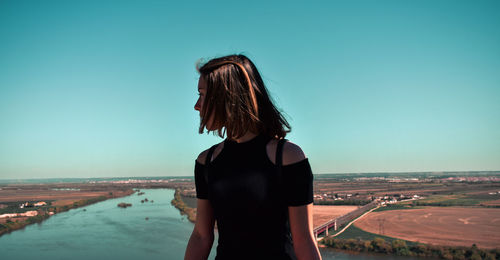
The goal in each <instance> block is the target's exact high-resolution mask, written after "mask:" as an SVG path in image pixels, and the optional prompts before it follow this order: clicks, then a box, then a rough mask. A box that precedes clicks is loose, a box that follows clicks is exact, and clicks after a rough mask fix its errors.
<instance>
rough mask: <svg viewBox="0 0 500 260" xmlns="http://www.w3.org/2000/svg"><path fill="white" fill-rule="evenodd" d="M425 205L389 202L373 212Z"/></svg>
mask: <svg viewBox="0 0 500 260" xmlns="http://www.w3.org/2000/svg"><path fill="white" fill-rule="evenodd" d="M422 208H423V207H416V206H413V205H411V204H403V203H398V204H388V205H387V206H385V207H380V208H378V209H376V210H374V211H373V212H380V211H386V210H398V209H422Z"/></svg>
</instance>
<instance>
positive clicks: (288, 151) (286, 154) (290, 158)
mask: <svg viewBox="0 0 500 260" xmlns="http://www.w3.org/2000/svg"><path fill="white" fill-rule="evenodd" d="M304 159H306V155H305V154H304V152H303V151H302V148H300V146H298V145H296V144H294V143H292V142H289V141H286V142H285V144H284V145H283V165H288V164H293V163H296V162H300V161H302V160H304Z"/></svg>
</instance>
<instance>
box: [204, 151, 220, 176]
mask: <svg viewBox="0 0 500 260" xmlns="http://www.w3.org/2000/svg"><path fill="white" fill-rule="evenodd" d="M216 147H217V145H213V146H212V147H210V149H209V150H208V153H207V158H205V168H204V171H203V174H204V175H205V182H206V183H207V184H208V165H209V164H210V161H212V154H213V153H214V151H215V148H216Z"/></svg>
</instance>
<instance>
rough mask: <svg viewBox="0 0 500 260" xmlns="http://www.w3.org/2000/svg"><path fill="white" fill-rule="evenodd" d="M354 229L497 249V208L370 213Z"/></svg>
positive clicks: (499, 234) (499, 214)
mask: <svg viewBox="0 0 500 260" xmlns="http://www.w3.org/2000/svg"><path fill="white" fill-rule="evenodd" d="M354 225H355V226H357V227H358V228H361V229H363V230H365V231H367V232H371V233H375V234H381V235H385V236H389V237H395V238H401V239H404V240H409V241H415V242H421V243H427V244H435V245H448V246H471V245H472V244H476V245H477V246H478V247H480V248H498V247H500V208H467V207H426V208H419V209H409V210H387V211H380V212H372V213H370V214H368V215H367V216H365V217H364V218H362V219H360V220H358V221H356V222H355V224H354Z"/></svg>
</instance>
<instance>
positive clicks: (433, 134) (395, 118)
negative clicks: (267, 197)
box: [0, 0, 500, 178]
mask: <svg viewBox="0 0 500 260" xmlns="http://www.w3.org/2000/svg"><path fill="white" fill-rule="evenodd" d="M177 2H179V1H177ZM177 2H176V3H174V1H1V2H0V178H44V177H111V176H179V175H192V174H193V173H192V172H193V168H194V160H195V158H196V157H197V155H198V153H199V152H200V151H202V150H203V149H205V148H207V147H209V146H210V145H211V144H213V143H215V142H219V141H220V140H221V139H220V138H218V137H215V136H212V135H199V134H198V133H197V129H198V128H197V126H198V123H199V116H198V113H197V112H196V111H195V110H194V109H193V106H194V103H195V101H196V98H197V89H196V87H197V85H196V84H197V78H198V76H197V73H196V71H195V67H194V66H195V62H196V61H197V60H198V59H199V58H212V57H216V56H220V55H226V54H232V53H243V54H246V55H247V56H249V57H250V58H251V59H253V60H254V62H255V63H256V65H257V67H258V68H259V69H260V71H261V73H262V74H263V76H264V78H265V81H266V84H267V87H268V88H269V90H270V91H271V93H272V94H273V96H274V98H275V100H276V103H277V105H278V106H279V107H280V108H281V109H282V110H284V111H285V113H286V114H287V116H288V118H289V121H290V123H291V124H292V128H293V129H292V133H291V134H290V135H289V139H290V140H291V141H293V142H295V143H297V144H298V145H300V146H301V147H302V149H303V150H304V152H305V153H306V155H307V156H308V157H309V158H310V162H311V164H312V167H313V171H314V173H316V174H319V173H344V172H401V171H456V170H457V171H467V170H500V15H499V13H500V2H499V1H457V0H452V1H445V0H441V1H322V2H313V3H310V2H308V1H303V2H298V1H282V2H278V1H262V2H255V1H252V2H241V1H198V2H195V1H186V3H177Z"/></svg>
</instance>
